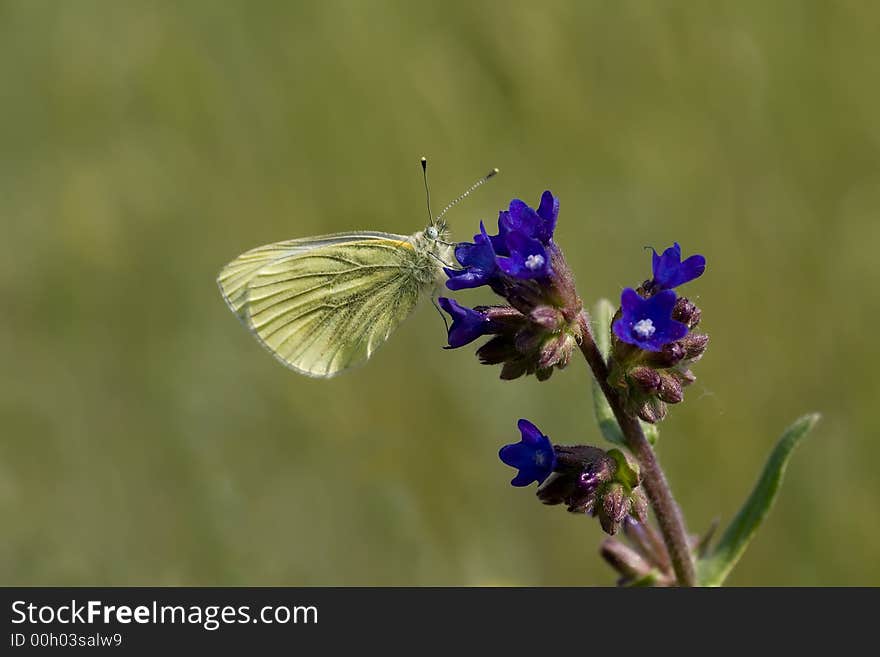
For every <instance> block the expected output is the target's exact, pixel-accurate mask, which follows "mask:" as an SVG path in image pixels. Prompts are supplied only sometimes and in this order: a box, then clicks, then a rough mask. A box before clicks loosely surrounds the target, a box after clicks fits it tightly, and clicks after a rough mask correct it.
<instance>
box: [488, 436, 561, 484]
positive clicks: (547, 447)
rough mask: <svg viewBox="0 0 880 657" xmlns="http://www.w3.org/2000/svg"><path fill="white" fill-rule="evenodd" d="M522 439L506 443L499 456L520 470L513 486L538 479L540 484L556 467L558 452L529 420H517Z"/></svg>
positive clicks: (512, 482)
mask: <svg viewBox="0 0 880 657" xmlns="http://www.w3.org/2000/svg"><path fill="white" fill-rule="evenodd" d="M517 426H518V427H519V430H520V432H521V433H522V440H520V441H519V442H518V443H514V444H512V445H505V446H504V447H502V448H501V451H499V452H498V456H499V457H501V460H502V461H504V463H506V464H507V465H509V466H511V467H513V468H516V469H517V470H519V472H518V473H517V475H516V477H514V478H513V480H511V482H510V483H511V484H512V485H513V486H528V485H529V484H530V483H532V482H533V481H537V482H538V485H539V486H540V485H541V484H542V483H543V482H544V480H545V479H546V478H547V477H549V476H550V473H551V472H553V468H555V467H556V453H555V452H554V450H553V444H552V443H551V442H550V439H549V438H548V437H547V436H545V435H544V434H542V433H541V431H540V429H538V427H536V426H535V425H534V424H532V423H531V422H529V421H528V420H520V421H519V422H517Z"/></svg>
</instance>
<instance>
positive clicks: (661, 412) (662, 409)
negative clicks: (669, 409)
mask: <svg viewBox="0 0 880 657" xmlns="http://www.w3.org/2000/svg"><path fill="white" fill-rule="evenodd" d="M636 414H637V415H638V416H639V417H640V418H641V419H643V420H644V421H645V422H648V423H649V424H656V423H657V422H659V421H660V420H662V419H663V418H665V417H666V404H665V403H663V402H662V401H661V400H660V399H658V398H657V397H654V396H651V397H648V398H647V399H644V400H642V402H641V403H640V404H639V406H638V408H637V409H636Z"/></svg>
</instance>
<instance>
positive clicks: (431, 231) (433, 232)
mask: <svg viewBox="0 0 880 657" xmlns="http://www.w3.org/2000/svg"><path fill="white" fill-rule="evenodd" d="M425 234H426V235H427V236H428V237H429V238H430V239H432V240H435V239H437V228H436V227H435V226H428V228H427V229H426V230H425Z"/></svg>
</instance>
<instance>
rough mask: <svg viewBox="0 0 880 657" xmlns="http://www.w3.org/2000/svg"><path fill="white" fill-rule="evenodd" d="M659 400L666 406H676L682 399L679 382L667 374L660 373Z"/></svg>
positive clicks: (682, 394)
mask: <svg viewBox="0 0 880 657" xmlns="http://www.w3.org/2000/svg"><path fill="white" fill-rule="evenodd" d="M658 395H659V397H660V399H662V400H663V401H665V402H666V403H667V404H678V403H680V402H681V400H682V399H684V393H683V392H682V390H681V383H680V382H679V380H678V379H677V378H676V377H675V376H673V375H672V374H670V373H669V372H661V373H660V392H659V393H658Z"/></svg>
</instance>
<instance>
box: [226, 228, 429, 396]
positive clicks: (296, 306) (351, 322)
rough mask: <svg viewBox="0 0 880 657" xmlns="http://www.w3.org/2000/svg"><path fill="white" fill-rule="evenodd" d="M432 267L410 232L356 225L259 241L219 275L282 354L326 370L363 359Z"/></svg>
mask: <svg viewBox="0 0 880 657" xmlns="http://www.w3.org/2000/svg"><path fill="white" fill-rule="evenodd" d="M435 274H436V266H435V265H434V264H433V263H432V261H431V258H430V257H429V256H427V255H426V254H424V253H419V252H418V250H417V249H416V248H415V246H414V243H413V239H412V238H410V237H406V236H403V235H394V234H391V233H379V232H360V233H340V234H335V235H325V236H321V237H314V238H306V239H301V240H290V241H288V242H279V243H277V244H270V245H267V246H263V247H258V248H256V249H253V250H251V251H248V252H247V253H244V254H243V255H241V256H239V257H238V258H236V259H235V260H233V261H232V262H231V263H229V264H228V265H227V266H226V267H224V269H223V270H222V271H221V272H220V275H219V277H218V279H217V280H218V283H219V285H220V289H221V291H222V293H223V297H224V299H226V303H227V304H228V305H229V307H230V309H232V311H233V312H235V313H236V314H237V315H238V316H239V318H240V319H241V320H242V321H243V322H244V323H245V324H246V325H247V326H248V328H249V329H250V330H251V331H252V332H253V333H254V335H255V336H256V337H257V339H258V340H259V341H260V343H261V344H263V346H265V347H266V348H267V349H268V350H269V351H270V352H271V353H272V354H273V355H274V356H275V357H276V358H277V359H278V360H279V361H281V362H282V363H283V364H284V365H286V366H287V367H290V368H291V369H294V370H296V371H298V372H300V373H302V374H306V375H308V376H315V377H325V378H326V377H331V376H333V375H335V374H337V373H339V372H341V371H343V370H345V369H348V368H349V367H352V366H354V365H357V364H358V363H361V362H363V361H365V360H367V359H368V358H369V357H370V356H371V355H372V353H373V352H374V351H375V350H376V348H378V347H379V346H380V345H381V344H383V343H384V342H385V341H386V340H387V339H388V337H389V336H390V335H391V333H392V332H393V331H394V329H396V328H397V327H398V326H399V325H400V323H401V322H402V321H403V320H404V319H406V317H408V316H409V315H410V313H411V312H412V311H413V310H414V308H415V306H416V304H417V303H418V301H419V298H420V297H421V295H422V293H423V292H424V291H425V290H426V288H430V287H431V285H432V283H433V277H434V276H435Z"/></svg>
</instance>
